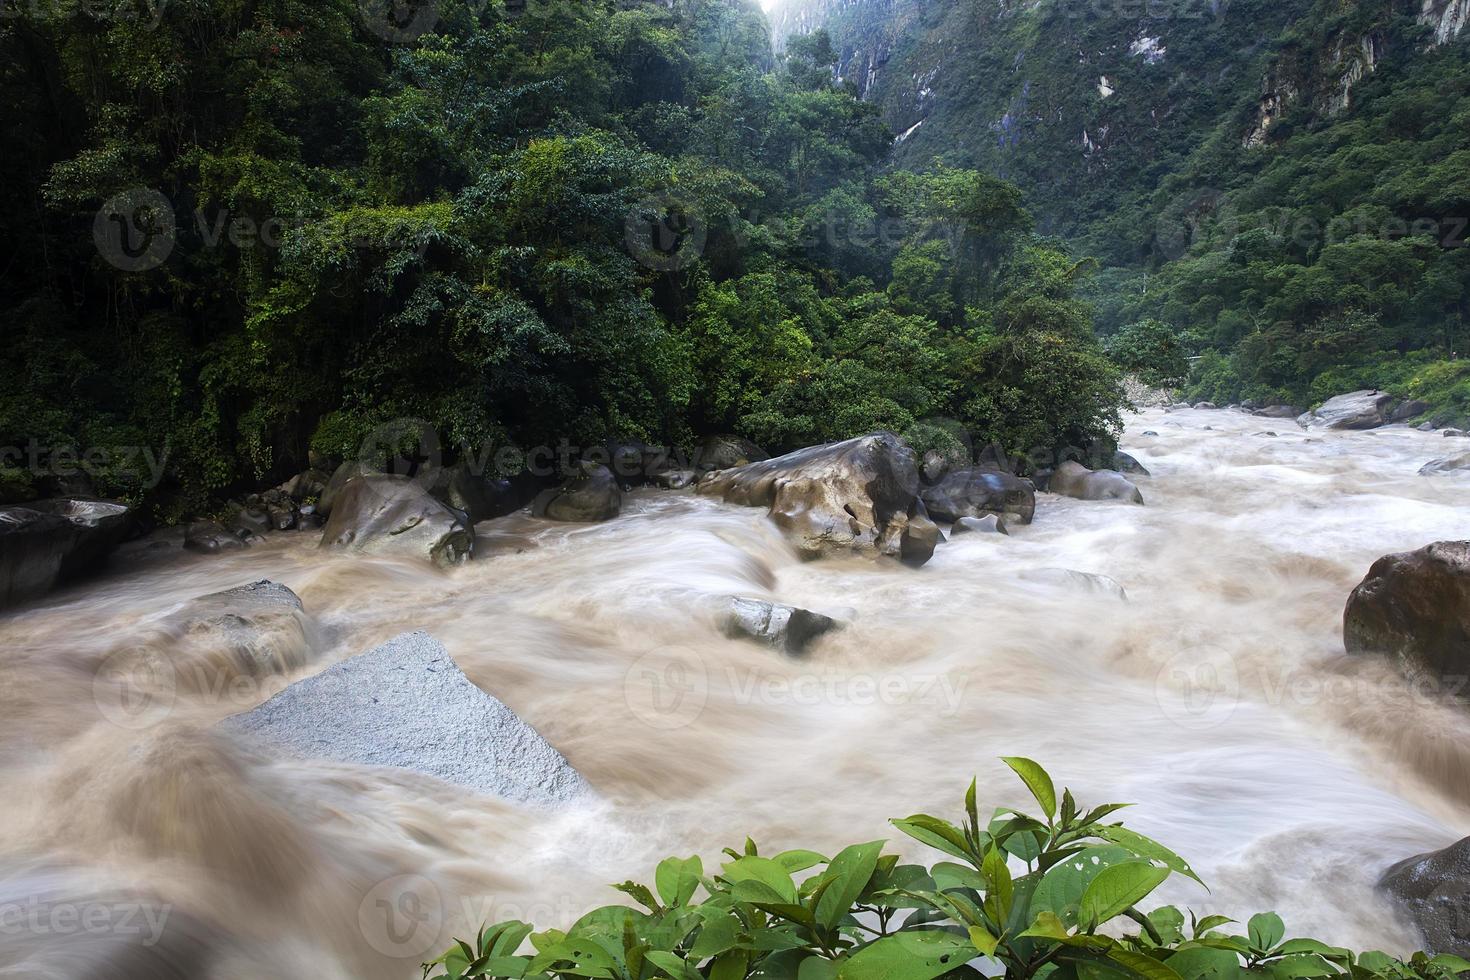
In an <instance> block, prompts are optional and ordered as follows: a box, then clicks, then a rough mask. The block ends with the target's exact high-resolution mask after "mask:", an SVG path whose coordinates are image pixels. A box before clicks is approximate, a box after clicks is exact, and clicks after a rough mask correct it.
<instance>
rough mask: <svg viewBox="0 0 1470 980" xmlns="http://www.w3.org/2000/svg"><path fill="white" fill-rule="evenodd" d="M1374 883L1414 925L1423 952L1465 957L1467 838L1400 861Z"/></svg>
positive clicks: (1469, 895) (1469, 873) (1469, 930)
mask: <svg viewBox="0 0 1470 980" xmlns="http://www.w3.org/2000/svg"><path fill="white" fill-rule="evenodd" d="M1378 887H1379V888H1381V889H1383V890H1384V891H1385V892H1387V893H1388V894H1389V895H1391V896H1392V897H1393V898H1394V900H1395V901H1397V902H1398V904H1399V906H1400V908H1402V909H1403V911H1404V913H1405V915H1406V916H1407V918H1408V919H1409V920H1410V921H1411V922H1413V923H1414V925H1415V926H1416V927H1418V929H1419V932H1420V934H1421V935H1422V936H1423V937H1424V949H1425V951H1426V952H1428V953H1430V954H1431V955H1436V956H1437V955H1441V954H1449V955H1451V956H1461V957H1470V837H1467V838H1465V839H1464V840H1461V841H1459V842H1458V843H1455V844H1451V845H1450V846H1449V847H1446V848H1445V849H1444V850H1442V851H1430V852H1428V853H1427V854H1418V855H1415V856H1414V857H1411V858H1407V859H1405V860H1403V861H1400V862H1399V863H1398V864H1395V865H1394V866H1393V867H1391V868H1389V869H1388V871H1386V872H1384V875H1383V877H1382V878H1381V879H1380V880H1379V882H1378Z"/></svg>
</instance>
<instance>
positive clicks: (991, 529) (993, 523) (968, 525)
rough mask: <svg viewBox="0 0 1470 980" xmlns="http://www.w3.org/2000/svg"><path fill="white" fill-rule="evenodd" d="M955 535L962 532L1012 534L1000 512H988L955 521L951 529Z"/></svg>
mask: <svg viewBox="0 0 1470 980" xmlns="http://www.w3.org/2000/svg"><path fill="white" fill-rule="evenodd" d="M950 533H951V534H954V535H960V534H1010V533H1011V531H1010V528H1008V527H1006V522H1005V520H1004V519H1003V518H1002V517H1001V516H1000V515H999V514H986V515H985V516H984V517H961V518H960V519H959V520H957V521H955V522H954V527H953V528H951V529H950Z"/></svg>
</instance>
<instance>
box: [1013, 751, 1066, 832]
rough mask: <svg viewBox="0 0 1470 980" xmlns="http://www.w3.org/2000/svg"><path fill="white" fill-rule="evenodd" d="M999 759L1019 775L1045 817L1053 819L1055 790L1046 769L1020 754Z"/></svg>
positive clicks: (1055, 809)
mask: <svg viewBox="0 0 1470 980" xmlns="http://www.w3.org/2000/svg"><path fill="white" fill-rule="evenodd" d="M1001 761H1002V762H1004V763H1005V764H1006V765H1008V766H1010V767H1011V769H1012V770H1014V771H1015V773H1016V775H1017V776H1020V777H1021V782H1023V783H1025V784H1026V788H1027V789H1029V790H1030V791H1031V795H1032V796H1034V797H1035V798H1036V802H1037V803H1039V804H1040V805H1041V810H1042V812H1043V813H1045V814H1046V819H1048V820H1052V819H1054V818H1055V817H1056V815H1057V790H1056V787H1055V786H1053V785H1052V781H1051V776H1049V775H1047V772H1046V770H1045V769H1043V768H1041V766H1040V765H1038V764H1037V763H1035V762H1032V761H1031V760H1030V759H1023V758H1021V757H1020V756H1008V757H1006V758H1003V759H1001Z"/></svg>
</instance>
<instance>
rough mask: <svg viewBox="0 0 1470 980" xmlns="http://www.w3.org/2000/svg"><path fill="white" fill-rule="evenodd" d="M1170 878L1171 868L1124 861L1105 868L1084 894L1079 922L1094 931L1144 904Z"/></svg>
mask: <svg viewBox="0 0 1470 980" xmlns="http://www.w3.org/2000/svg"><path fill="white" fill-rule="evenodd" d="M1168 877H1169V869H1168V868H1158V867H1155V866H1154V865H1152V864H1148V863H1146V862H1144V861H1124V862H1123V863H1121V864H1115V865H1113V866H1112V867H1110V868H1104V869H1103V870H1102V871H1100V872H1098V875H1097V877H1096V878H1094V879H1092V882H1091V883H1090V884H1089V885H1088V886H1087V890H1086V891H1085V892H1083V893H1082V901H1081V903H1080V904H1081V907H1080V909H1079V910H1078V913H1077V920H1078V922H1079V923H1082V924H1083V925H1084V926H1085V927H1086V928H1088V929H1092V928H1095V927H1096V926H1099V925H1101V924H1102V923H1104V922H1107V921H1108V920H1109V919H1111V918H1112V917H1113V916H1115V915H1120V914H1122V912H1123V910H1124V909H1128V908H1132V907H1133V906H1134V905H1137V904H1138V903H1139V902H1141V901H1143V900H1144V899H1145V898H1147V897H1148V896H1149V894H1150V893H1152V892H1153V890H1154V889H1155V888H1157V887H1159V885H1161V884H1163V882H1164V879H1165V878H1168Z"/></svg>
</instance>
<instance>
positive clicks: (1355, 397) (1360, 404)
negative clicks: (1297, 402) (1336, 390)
mask: <svg viewBox="0 0 1470 980" xmlns="http://www.w3.org/2000/svg"><path fill="white" fill-rule="evenodd" d="M1397 401H1398V399H1396V398H1394V396H1393V395H1390V394H1389V393H1388V392H1386V391H1376V390H1372V389H1369V390H1364V391H1353V392H1349V393H1348V394H1346V395H1338V396H1337V397H1335V398H1329V399H1328V400H1327V401H1325V402H1323V403H1322V405H1321V406H1320V407H1319V408H1317V409H1315V410H1314V411H1311V412H1307V413H1305V414H1303V415H1302V416H1301V417H1300V418H1298V419H1297V422H1298V424H1300V425H1301V426H1303V427H1304V428H1308V429H1376V428H1378V427H1379V426H1381V425H1387V424H1388V415H1389V413H1390V412H1391V411H1392V409H1393V406H1394V405H1395V404H1396V403H1397Z"/></svg>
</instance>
